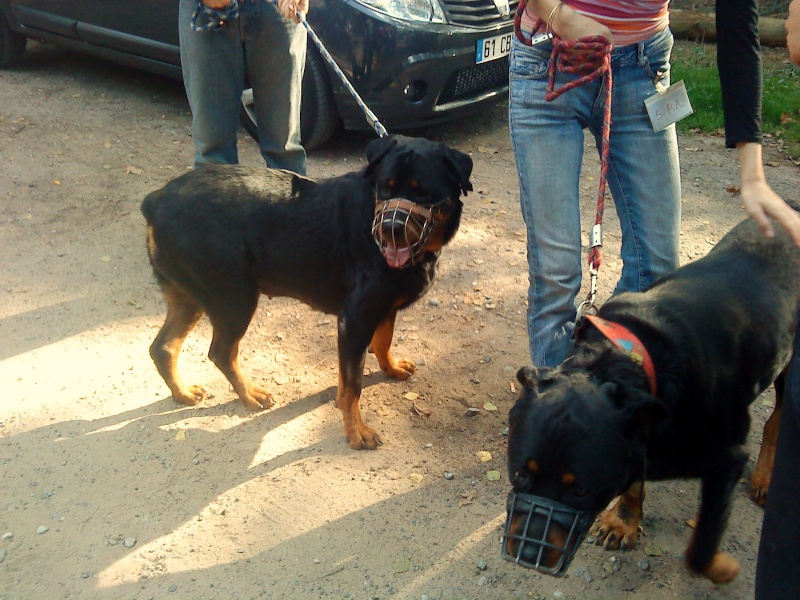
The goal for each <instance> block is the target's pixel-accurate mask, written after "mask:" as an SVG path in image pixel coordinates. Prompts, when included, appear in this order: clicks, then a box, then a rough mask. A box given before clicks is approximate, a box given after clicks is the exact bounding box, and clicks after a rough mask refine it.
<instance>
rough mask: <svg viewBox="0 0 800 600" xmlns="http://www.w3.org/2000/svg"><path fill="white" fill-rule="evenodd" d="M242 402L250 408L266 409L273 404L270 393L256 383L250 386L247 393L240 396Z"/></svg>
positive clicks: (273, 400)
mask: <svg viewBox="0 0 800 600" xmlns="http://www.w3.org/2000/svg"><path fill="white" fill-rule="evenodd" d="M242 402H243V403H244V405H245V406H246V407H247V408H249V409H250V410H266V409H268V408H272V407H273V406H274V405H275V399H274V398H273V397H272V394H270V393H269V392H267V391H266V390H264V389H263V388H260V387H258V386H257V385H252V386H250V388H249V389H248V390H247V394H246V395H245V396H243V397H242Z"/></svg>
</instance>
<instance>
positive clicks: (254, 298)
mask: <svg viewBox="0 0 800 600" xmlns="http://www.w3.org/2000/svg"><path fill="white" fill-rule="evenodd" d="M367 159H368V164H367V166H366V167H365V168H364V169H362V170H361V171H359V172H355V173H349V174H346V175H343V176H340V177H334V178H331V179H326V180H320V181H315V180H312V179H308V178H305V177H301V176H298V175H296V174H293V173H290V172H288V171H282V170H272V169H266V168H259V167H244V166H227V165H226V166H220V165H217V166H212V165H209V166H204V167H203V168H201V169H198V170H196V171H192V172H189V173H186V174H185V175H182V176H181V177H178V178H177V179H175V180H173V181H171V182H170V183H168V184H167V185H166V186H165V187H163V188H162V189H160V190H158V191H155V192H153V193H151V194H150V195H148V196H147V197H146V198H145V199H144V202H143V203H142V212H143V214H144V216H145V218H146V220H147V249H148V253H149V256H150V262H151V263H152V265H153V269H154V271H155V274H156V277H157V278H158V281H159V283H160V285H161V288H162V290H163V293H164V298H165V300H166V303H167V317H166V321H165V322H164V325H163V326H162V328H161V330H160V331H159V333H158V336H157V337H156V339H155V341H154V342H153V344H152V346H151V347H150V355H151V356H152V358H153V360H154V361H155V364H156V366H157V367H158V371H159V373H160V374H161V376H162V377H163V378H164V380H165V381H166V383H167V385H168V386H169V388H170V390H171V391H172V395H173V397H174V398H175V400H177V401H178V402H181V403H183V404H189V405H194V404H197V403H198V402H200V401H201V400H203V399H204V398H205V396H206V393H205V391H204V390H203V388H201V387H200V386H197V385H186V384H184V383H183V381H182V380H181V378H180V376H179V375H178V372H177V368H176V365H177V359H178V354H179V352H180V350H181V346H182V344H183V341H184V339H185V338H186V336H187V334H188V333H189V332H190V331H191V329H192V328H193V327H194V326H195V324H196V323H197V322H198V320H199V319H200V318H201V317H202V316H203V315H204V314H206V315H208V318H209V320H210V321H211V324H212V326H213V338H212V340H211V346H210V349H209V354H208V356H209V358H210V359H211V360H212V361H213V362H214V364H215V365H216V366H217V367H219V369H220V370H221V371H222V372H223V373H224V374H225V376H226V377H227V378H228V380H229V381H230V383H231V385H232V386H233V388H234V390H235V392H236V393H237V394H238V396H239V398H240V399H241V400H242V402H244V404H245V405H246V406H247V407H248V408H250V409H252V410H258V409H262V408H268V407H270V406H271V405H272V404H273V399H272V396H271V395H270V394H269V393H268V392H267V391H265V390H264V389H262V388H261V387H260V386H257V385H254V384H253V383H251V382H250V381H249V380H248V379H247V378H246V377H245V376H244V375H243V374H242V372H241V371H240V369H239V366H238V362H237V355H238V350H239V341H240V340H241V339H242V336H243V335H244V334H245V331H246V330H247V327H248V325H249V324H250V320H251V319H252V317H253V314H254V312H255V310H256V306H257V304H258V301H259V296H260V295H261V294H265V295H267V296H270V297H272V296H288V297H291V298H295V299H297V300H300V301H302V302H304V303H306V304H308V305H310V306H311V307H313V308H315V309H317V310H320V311H324V312H326V313H329V314H334V315H337V318H338V352H339V389H338V395H337V398H336V404H337V406H338V408H339V409H340V410H341V411H342V413H343V417H344V429H345V435H346V436H347V439H348V441H349V443H350V446H351V447H352V448H354V449H361V448H370V449H374V448H376V447H377V446H378V445H379V444H380V443H381V439H380V436H379V435H378V434H377V433H376V432H375V430H374V429H372V428H371V427H368V426H367V425H366V424H365V423H364V421H363V420H362V418H361V411H360V408H359V398H360V395H361V389H362V380H363V370H364V360H365V355H366V351H367V349H368V348H371V350H372V351H373V352H374V353H375V356H376V358H377V359H378V363H379V364H380V367H381V369H383V370H384V371H385V372H386V373H387V374H388V375H390V376H391V377H394V378H396V379H406V378H408V377H409V376H410V375H411V374H412V373H413V372H414V370H415V365H414V364H413V363H412V362H409V361H405V360H397V359H395V358H394V357H393V356H392V354H391V352H390V345H391V342H392V336H393V333H394V323H395V316H396V314H397V311H399V310H401V309H403V308H405V307H407V306H408V305H410V304H411V303H413V302H414V301H416V300H417V299H419V298H420V297H421V296H422V295H423V294H424V293H425V292H426V291H427V290H428V288H429V287H430V285H431V284H432V282H433V279H434V275H435V270H436V263H437V260H438V258H439V253H440V250H441V248H442V247H443V246H444V245H445V244H447V243H448V242H449V241H450V239H451V238H452V237H453V235H454V234H455V233H456V230H457V229H458V226H459V221H460V218H461V211H462V202H461V199H460V197H461V195H462V194H464V195H466V193H467V192H468V191H469V190H471V189H472V186H471V184H470V181H469V178H470V174H471V173H472V159H471V158H470V157H469V156H468V155H467V154H464V153H462V152H459V151H457V150H454V149H451V148H448V147H447V146H446V145H444V144H441V143H434V142H431V141H428V140H424V139H421V138H409V137H404V136H398V135H395V136H388V137H384V138H380V139H377V140H374V141H372V142H370V143H369V144H368V146H367Z"/></svg>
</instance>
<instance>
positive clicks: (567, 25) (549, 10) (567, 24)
mask: <svg viewBox="0 0 800 600" xmlns="http://www.w3.org/2000/svg"><path fill="white" fill-rule="evenodd" d="M559 4H560V5H561V6H558V5H559ZM526 10H530V12H531V14H532V15H535V16H537V17H539V18H540V19H541V20H542V21H545V22H547V20H548V19H550V18H552V22H550V23H548V25H549V27H550V29H552V30H553V32H555V33H556V34H557V35H558V37H560V38H561V39H562V40H564V41H565V42H566V41H571V40H577V39H580V38H584V37H594V36H597V35H602V36H604V37H605V38H606V39H607V40H608V42H609V43H610V44H613V43H614V36H613V35H611V30H610V29H609V28H608V27H606V26H605V25H603V24H602V23H600V22H598V21H595V20H594V19H591V18H589V17H587V16H584V15H582V14H580V13H578V12H577V11H576V10H574V9H573V8H572V7H570V6H568V5H566V4H564V3H563V2H561V0H530V1H529V2H528V5H527V8H526Z"/></svg>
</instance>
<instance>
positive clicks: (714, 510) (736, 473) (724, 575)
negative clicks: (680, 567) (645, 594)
mask: <svg viewBox="0 0 800 600" xmlns="http://www.w3.org/2000/svg"><path fill="white" fill-rule="evenodd" d="M746 462H747V455H746V454H745V453H744V451H743V450H741V449H740V448H733V449H731V450H729V451H728V452H726V453H725V455H724V456H723V458H722V459H720V461H719V462H718V463H717V464H716V465H713V466H712V467H711V468H710V469H709V470H708V471H706V472H705V473H704V475H703V477H702V492H701V497H700V513H699V515H698V517H697V527H696V528H695V530H694V536H693V537H692V541H691V543H690V544H689V547H688V548H687V549H686V564H687V566H688V567H689V568H690V569H691V570H692V571H694V572H695V573H699V574H701V575H705V576H706V577H708V578H709V579H710V580H711V581H713V582H714V583H727V582H729V581H733V580H734V579H736V576H737V575H738V574H739V571H740V566H739V561H737V560H736V559H735V558H734V557H732V556H731V555H730V554H727V553H725V552H720V551H719V542H720V540H721V539H722V533H723V532H724V531H725V527H726V526H727V524H728V517H729V516H730V512H731V496H732V494H733V488H734V486H735V485H736V482H737V481H738V480H739V478H740V477H741V476H742V471H743V470H744V465H745V463H746Z"/></svg>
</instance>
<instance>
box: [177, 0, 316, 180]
mask: <svg viewBox="0 0 800 600" xmlns="http://www.w3.org/2000/svg"><path fill="white" fill-rule="evenodd" d="M202 4H203V5H205V7H208V8H209V9H213V10H216V11H220V13H222V14H223V15H224V14H225V13H226V12H227V13H228V14H227V15H226V16H228V17H230V18H229V19H226V20H222V21H221V22H222V24H221V25H220V24H219V23H220V22H219V21H212V20H211V19H210V18H208V17H207V16H206V13H204V12H203V11H204V7H203V6H200V5H199V3H198V0H180V7H179V15H178V19H179V24H178V32H179V37H180V49H181V64H182V67H183V81H184V85H185V86H186V93H187V95H188V97H189V106H190V108H191V110H192V139H193V140H194V144H195V166H196V167H199V166H201V165H203V164H206V163H224V164H237V163H238V162H239V155H238V152H237V144H236V142H237V132H238V129H239V112H240V110H241V95H242V89H243V86H244V81H245V76H246V77H247V81H249V84H250V86H251V87H252V89H253V100H254V102H255V112H256V121H257V122H258V136H259V146H260V148H261V155H262V156H263V157H264V160H265V161H266V163H267V166H268V167H273V168H278V169H288V170H290V171H294V172H295V173H299V174H301V175H305V174H306V153H305V150H304V149H303V147H302V145H301V143H300V95H301V93H300V92H301V83H302V79H303V70H304V67H305V55H306V32H305V29H304V28H303V27H301V26H299V25H298V23H299V21H298V20H297V18H296V13H297V12H300V13H301V14H303V15H305V14H306V13H307V12H308V0H280V1H279V3H278V5H276V4H275V3H274V2H272V1H268V0H202ZM236 9H238V10H236ZM197 11H199V12H198V14H199V15H200V16H199V17H197V20H196V22H195V21H193V15H195V13H196V12H197ZM212 14H213V13H212ZM201 23H202V24H203V25H207V26H208V27H207V28H201V27H199V26H197V25H199V24H201ZM193 24H194V25H195V26H194V27H193Z"/></svg>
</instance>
